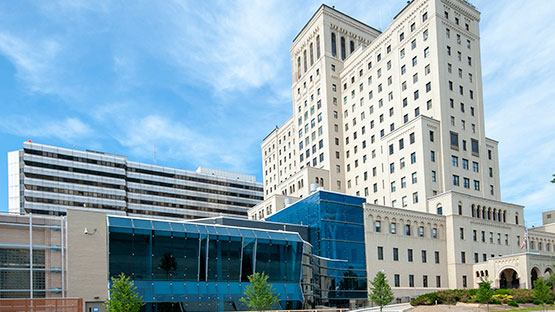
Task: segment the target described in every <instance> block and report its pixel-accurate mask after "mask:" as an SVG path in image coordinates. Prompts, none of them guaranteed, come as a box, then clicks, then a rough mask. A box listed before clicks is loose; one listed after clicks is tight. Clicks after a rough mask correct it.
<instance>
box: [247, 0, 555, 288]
mask: <svg viewBox="0 0 555 312" xmlns="http://www.w3.org/2000/svg"><path fill="white" fill-rule="evenodd" d="M479 22H480V13H479V12H478V11H477V9H476V8H475V7H474V6H473V5H471V4H470V3H469V2H467V1H464V0H413V1H410V2H409V3H408V4H407V5H406V7H404V8H403V9H402V10H401V12H399V13H398V14H397V15H396V16H395V17H394V18H393V21H392V23H391V24H390V25H389V27H387V29H385V30H384V31H383V32H380V31H378V30H376V29H374V28H372V27H370V26H368V25H366V24H364V23H362V22H360V21H358V20H356V19H353V18H352V17H349V16H347V15H345V14H343V13H341V12H339V11H337V10H335V9H334V8H331V7H328V6H326V5H322V6H321V7H320V8H319V9H318V10H317V11H316V13H315V14H314V15H313V16H312V18H311V19H310V20H309V21H308V23H307V24H306V25H305V26H304V28H303V29H302V30H301V31H300V33H299V34H298V35H297V36H296V37H295V39H294V40H293V45H292V46H291V49H290V52H291V65H292V74H293V77H292V78H293V85H292V92H293V116H292V117H291V118H289V119H288V120H287V121H286V122H285V124H283V125H282V126H281V127H277V128H276V129H274V130H273V131H272V132H271V133H270V134H269V135H268V136H267V137H266V138H265V139H264V141H263V142H262V145H261V148H262V157H263V161H262V163H263V180H264V181H263V182H264V201H263V202H261V203H259V204H258V205H257V206H255V207H253V208H252V209H250V210H249V218H253V219H264V218H266V217H267V216H268V215H272V214H274V213H276V212H277V211H279V210H281V209H283V208H285V207H287V206H288V205H289V204H291V203H293V202H295V201H297V200H299V199H300V198H302V197H306V196H308V195H309V194H310V193H311V192H312V191H313V190H315V189H318V188H323V189H325V190H329V191H333V192H339V193H346V194H349V195H355V196H360V197H364V198H365V199H366V203H365V204H364V216H365V220H364V221H365V248H366V262H367V276H369V277H372V276H374V274H375V273H376V272H377V271H381V270H384V271H385V272H386V274H387V276H388V278H389V280H390V283H391V284H392V286H393V289H394V291H395V294H396V296H397V297H398V298H401V297H405V296H406V297H411V296H414V295H417V294H419V293H423V292H429V291H432V290H433V289H434V288H435V289H446V288H466V287H475V286H477V283H478V282H480V281H481V280H482V279H483V278H484V277H486V276H488V277H490V280H492V281H493V282H494V286H495V287H531V286H532V282H533V280H535V279H536V278H538V277H541V276H543V275H544V274H550V273H551V267H550V263H551V262H552V261H553V259H554V255H555V246H554V243H555V234H554V233H553V232H555V230H553V227H552V224H549V223H550V221H551V212H547V213H545V214H544V224H546V225H545V226H542V227H541V228H536V229H530V231H529V232H530V235H529V236H528V242H529V244H528V245H523V241H524V233H525V232H526V230H525V226H524V214H523V208H524V207H523V206H520V205H514V204H510V203H505V202H502V201H501V191H500V182H499V163H498V149H497V145H498V142H497V141H495V140H493V139H491V138H488V137H486V133H485V121H484V103H483V94H482V72H481V58H480V34H479ZM314 183H317V185H316V184H314ZM523 246H526V248H527V249H529V250H532V251H533V253H526V252H524V251H526V249H523V248H524V247H523Z"/></svg>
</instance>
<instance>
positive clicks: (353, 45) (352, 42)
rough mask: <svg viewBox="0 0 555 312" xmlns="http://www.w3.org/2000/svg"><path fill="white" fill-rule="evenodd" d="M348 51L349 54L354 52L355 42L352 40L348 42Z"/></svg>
mask: <svg viewBox="0 0 555 312" xmlns="http://www.w3.org/2000/svg"><path fill="white" fill-rule="evenodd" d="M350 50H351V52H349V54H350V53H353V52H355V42H354V41H353V40H351V42H350Z"/></svg>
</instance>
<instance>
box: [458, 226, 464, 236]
mask: <svg viewBox="0 0 555 312" xmlns="http://www.w3.org/2000/svg"><path fill="white" fill-rule="evenodd" d="M459 238H460V239H464V228H462V227H461V228H459Z"/></svg>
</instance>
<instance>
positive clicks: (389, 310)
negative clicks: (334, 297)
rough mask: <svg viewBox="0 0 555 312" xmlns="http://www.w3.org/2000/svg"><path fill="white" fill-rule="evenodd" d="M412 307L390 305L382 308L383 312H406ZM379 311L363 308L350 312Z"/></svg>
mask: <svg viewBox="0 0 555 312" xmlns="http://www.w3.org/2000/svg"><path fill="white" fill-rule="evenodd" d="M412 309H413V307H412V306H411V305H410V303H400V304H391V305H388V306H385V307H384V308H383V311H384V312H406V311H410V310H412ZM375 311H380V307H373V308H364V309H360V310H353V311H351V312H375Z"/></svg>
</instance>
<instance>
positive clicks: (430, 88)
mask: <svg viewBox="0 0 555 312" xmlns="http://www.w3.org/2000/svg"><path fill="white" fill-rule="evenodd" d="M430 91H432V83H431V82H428V83H427V84H426V92H430Z"/></svg>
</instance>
